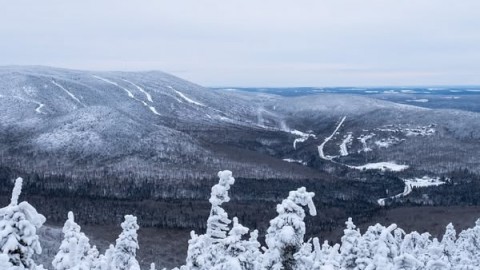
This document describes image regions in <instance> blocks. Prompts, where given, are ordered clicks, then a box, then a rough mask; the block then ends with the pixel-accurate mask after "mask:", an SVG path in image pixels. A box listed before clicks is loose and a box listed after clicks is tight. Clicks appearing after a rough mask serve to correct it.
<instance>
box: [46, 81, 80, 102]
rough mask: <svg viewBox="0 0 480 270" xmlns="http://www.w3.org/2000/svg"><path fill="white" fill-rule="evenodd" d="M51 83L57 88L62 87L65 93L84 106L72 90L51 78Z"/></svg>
mask: <svg viewBox="0 0 480 270" xmlns="http://www.w3.org/2000/svg"><path fill="white" fill-rule="evenodd" d="M52 83H53V84H54V85H56V86H57V87H58V88H60V89H62V90H63V91H64V92H65V93H67V94H68V95H69V96H70V97H71V98H72V99H73V100H75V101H76V102H78V103H80V104H82V105H83V106H85V104H83V103H82V102H81V101H80V99H78V98H77V97H76V96H75V95H74V94H73V93H72V92H70V91H68V90H67V89H66V88H65V87H63V86H62V85H60V84H59V83H57V82H56V81H55V80H52Z"/></svg>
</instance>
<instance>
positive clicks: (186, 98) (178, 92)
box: [168, 86, 205, 107]
mask: <svg viewBox="0 0 480 270" xmlns="http://www.w3.org/2000/svg"><path fill="white" fill-rule="evenodd" d="M168 88H170V89H172V90H173V91H175V93H177V95H179V96H180V97H181V98H182V99H183V100H185V101H186V102H188V103H191V104H195V105H197V106H201V107H205V105H204V104H202V103H200V102H198V101H195V100H193V99H191V98H189V97H187V96H185V94H183V93H182V92H180V91H178V90H176V89H175V88H173V87H171V86H169V87H168Z"/></svg>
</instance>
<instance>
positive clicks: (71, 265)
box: [52, 212, 92, 270]
mask: <svg viewBox="0 0 480 270" xmlns="http://www.w3.org/2000/svg"><path fill="white" fill-rule="evenodd" d="M62 231H63V235H64V238H63V241H62V243H61V245H60V250H59V251H58V253H57V255H56V256H55V258H54V260H53V262H52V265H53V268H54V269H55V270H87V269H88V270H89V269H91V268H92V261H91V259H90V258H88V257H87V256H88V253H89V251H90V249H91V248H90V244H89V240H88V238H87V236H86V235H85V234H84V233H82V232H81V231H80V226H79V225H78V224H77V223H75V219H74V215H73V213H72V212H68V219H67V221H66V222H65V225H64V226H63V230H62Z"/></svg>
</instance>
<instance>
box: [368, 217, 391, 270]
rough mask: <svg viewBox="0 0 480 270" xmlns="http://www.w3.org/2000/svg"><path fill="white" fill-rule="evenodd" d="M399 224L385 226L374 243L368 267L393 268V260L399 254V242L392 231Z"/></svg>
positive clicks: (384, 269) (386, 269)
mask: <svg viewBox="0 0 480 270" xmlns="http://www.w3.org/2000/svg"><path fill="white" fill-rule="evenodd" d="M396 228H397V225H395V224H392V225H390V226H389V227H388V228H384V229H383V230H382V233H381V234H380V236H379V237H378V239H377V240H376V241H375V242H374V243H373V245H372V247H373V258H372V261H371V263H370V264H369V265H368V266H367V269H369V270H370V269H371V270H374V269H376V270H389V269H393V261H394V258H395V257H396V256H397V252H398V250H397V244H396V242H395V237H394V236H393V234H392V232H393V231H394V230H395V229H396Z"/></svg>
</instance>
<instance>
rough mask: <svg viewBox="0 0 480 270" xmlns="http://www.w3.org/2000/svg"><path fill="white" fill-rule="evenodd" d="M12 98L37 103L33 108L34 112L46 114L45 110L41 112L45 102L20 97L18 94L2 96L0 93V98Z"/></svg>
mask: <svg viewBox="0 0 480 270" xmlns="http://www.w3.org/2000/svg"><path fill="white" fill-rule="evenodd" d="M9 97H10V98H14V99H18V100H21V101H24V102H28V103H33V104H37V106H38V107H37V108H35V112H36V113H38V114H47V113H46V112H42V108H43V107H45V104H43V103H40V102H38V101H35V100H29V99H25V98H22V97H19V96H3V95H0V98H9Z"/></svg>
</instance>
